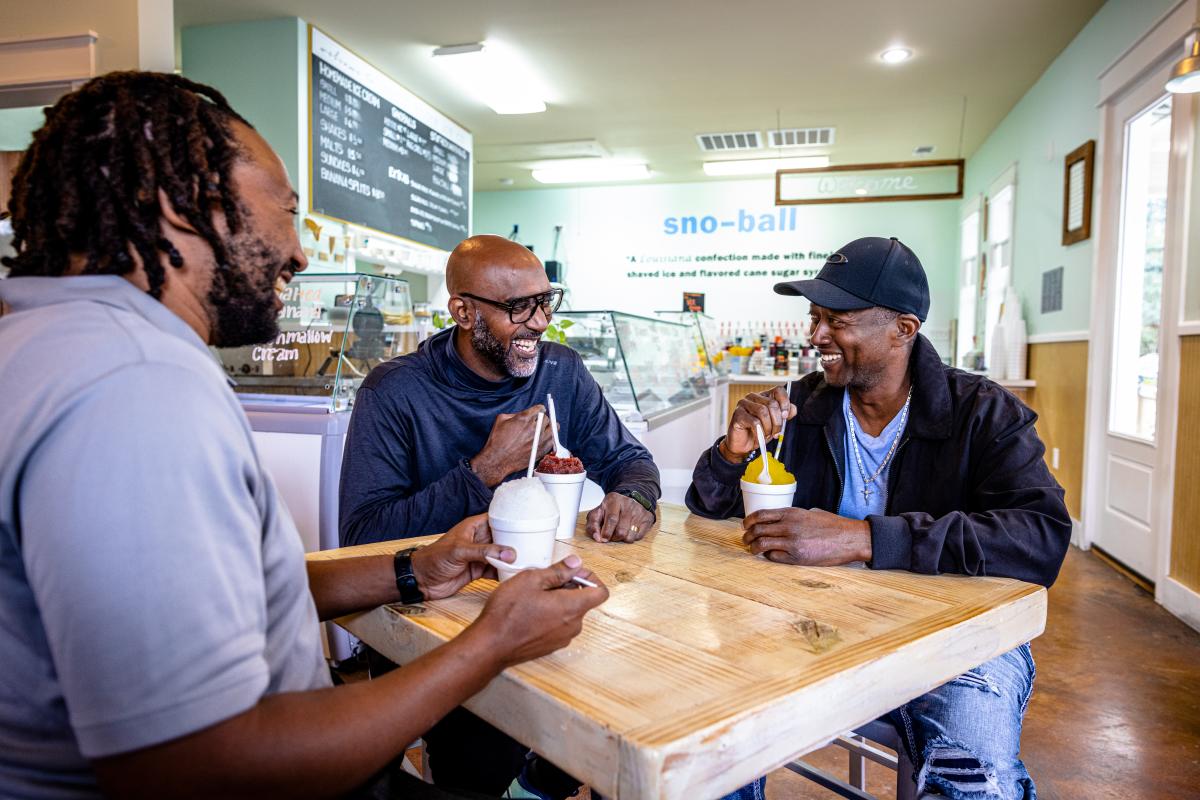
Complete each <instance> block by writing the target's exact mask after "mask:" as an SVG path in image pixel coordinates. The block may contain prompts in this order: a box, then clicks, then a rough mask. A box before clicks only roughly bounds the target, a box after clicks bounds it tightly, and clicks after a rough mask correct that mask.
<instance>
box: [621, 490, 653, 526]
mask: <svg viewBox="0 0 1200 800" xmlns="http://www.w3.org/2000/svg"><path fill="white" fill-rule="evenodd" d="M616 493H617V494H623V495H625V496H626V497H628V498H629V499H630V500H632V501H633V502H635V503H637V504H638V505H639V506H641V507H642V508H644V509H646V510H647V511H649V512H650V516H652V517H654V518H655V519H657V518H658V515H657V514H655V513H654V501H653V500H651V499H650V498H648V497H646V495H644V494H642V493H641V492H639V491H638V490H637V489H617V492H616Z"/></svg>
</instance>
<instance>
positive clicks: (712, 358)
mask: <svg viewBox="0 0 1200 800" xmlns="http://www.w3.org/2000/svg"><path fill="white" fill-rule="evenodd" d="M654 313H655V314H656V315H658V316H659V317H661V318H662V319H665V320H669V321H671V322H679V323H682V324H684V325H691V326H693V336H694V337H695V340H696V352H697V353H698V354H699V356H700V357H701V358H703V359H704V362H705V363H706V364H707V365H708V369H709V371H711V372H712V373H713V374H714V375H716V376H718V377H720V376H722V375H728V374H729V360H728V359H727V358H726V357H725V351H724V350H723V349H722V348H721V344H720V340H719V338H718V336H717V321H716V320H715V319H713V318H712V317H710V316H709V315H708V314H703V313H700V312H699V311H655V312H654Z"/></svg>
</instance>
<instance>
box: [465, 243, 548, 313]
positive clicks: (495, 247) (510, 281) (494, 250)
mask: <svg viewBox="0 0 1200 800" xmlns="http://www.w3.org/2000/svg"><path fill="white" fill-rule="evenodd" d="M446 289H447V290H448V291H449V292H450V294H452V295H454V294H461V293H462V292H469V293H471V294H476V295H479V296H481V297H487V298H489V299H492V300H510V299H512V298H516V297H526V296H528V295H531V294H537V293H539V292H545V291H548V290H549V289H550V282H549V280H548V279H547V278H546V270H545V269H544V268H543V267H542V262H541V260H540V259H538V257H537V256H535V255H534V254H533V252H532V251H531V250H530V249H529V248H527V247H525V246H524V245H521V244H518V243H517V242H514V241H511V240H509V239H505V238H504V237H502V236H492V235H481V236H472V237H471V238H470V239H464V240H463V241H462V242H461V243H460V244H459V245H458V247H456V248H454V252H452V253H451V254H450V258H449V259H448V260H447V261H446Z"/></svg>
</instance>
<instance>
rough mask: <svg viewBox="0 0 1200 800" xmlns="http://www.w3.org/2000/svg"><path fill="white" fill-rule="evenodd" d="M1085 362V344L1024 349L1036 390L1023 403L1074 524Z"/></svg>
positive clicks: (1078, 507) (1079, 499) (1078, 512)
mask: <svg viewBox="0 0 1200 800" xmlns="http://www.w3.org/2000/svg"><path fill="white" fill-rule="evenodd" d="M1087 360H1088V343H1087V342H1047V343H1045V344H1031V345H1029V377H1030V378H1032V379H1033V380H1035V381H1037V388H1036V389H1031V390H1030V391H1029V392H1028V393H1027V396H1026V397H1025V398H1024V399H1025V402H1026V403H1027V404H1028V405H1029V407H1030V408H1032V409H1033V410H1034V411H1036V412H1037V414H1038V422H1037V430H1038V435H1039V436H1041V437H1042V442H1043V443H1044V444H1045V445H1046V464H1047V465H1048V466H1050V471H1051V472H1053V473H1054V477H1055V478H1056V479H1057V480H1058V482H1059V483H1060V484H1061V485H1062V487H1063V489H1064V490H1065V491H1066V493H1067V498H1066V499H1067V509H1068V510H1069V511H1070V512H1071V516H1073V517H1074V518H1075V519H1082V517H1083V513H1082V507H1083V432H1084V423H1085V421H1086V414H1085V413H1084V410H1085V409H1086V408H1087ZM1198 409H1200V406H1198ZM1055 447H1057V448H1058V469H1054V466H1053V461H1052V460H1051V454H1052V453H1053V450H1054V448H1055ZM1197 463H1198V464H1200V462H1197Z"/></svg>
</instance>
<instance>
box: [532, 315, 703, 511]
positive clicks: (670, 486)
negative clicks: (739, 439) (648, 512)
mask: <svg viewBox="0 0 1200 800" xmlns="http://www.w3.org/2000/svg"><path fill="white" fill-rule="evenodd" d="M554 323H555V325H556V327H557V329H558V330H560V331H561V332H562V334H563V338H564V341H565V343H566V344H567V345H568V346H570V347H571V348H573V349H574V350H575V351H576V352H578V353H579V354H580V355H581V356H582V357H583V363H584V365H585V366H586V367H587V369H588V372H590V373H591V374H592V377H594V378H595V379H596V382H597V383H598V384H600V388H601V389H602V390H603V392H604V396H605V399H607V400H608V402H609V403H610V404H611V405H612V406H613V408H614V409H615V410H616V411H617V413H618V414H619V415H620V416H621V419H622V421H623V422H624V423H625V425H626V427H627V428H629V431H630V432H631V433H632V434H633V435H634V436H635V437H636V438H637V439H639V440H640V441H641V442H642V444H644V445H645V446H646V449H648V450H649V451H650V454H651V455H652V456H654V462H655V464H657V465H658V469H659V473H660V474H661V477H662V490H663V500H664V501H666V502H671V503H683V497H684V493H685V492H686V490H687V487H688V484H689V483H690V482H691V478H692V468H693V467H694V466H695V463H696V459H697V458H698V457H699V455H700V451H701V450H702V449H704V448H705V447H707V446H708V445H710V444H711V443H712V441H713V440H714V439H715V438H716V435H717V429H718V426H720V425H723V424H724V421H723V419H722V417H721V411H720V407H719V405H720V404H719V400H720V399H721V396H722V395H723V393H720V394H718V393H716V392H715V391H714V388H713V387H714V383H715V376H713V374H712V373H711V372H710V370H709V368H708V363H707V359H706V358H705V356H704V355H703V354H702V353H701V352H700V351H699V350H698V349H697V343H696V338H695V330H696V327H695V324H694V323H689V324H684V323H679V322H673V321H670V320H665V319H651V318H649V317H640V316H636V315H633V314H626V313H623V312H620V311H566V312H563V311H560V312H558V313H557V314H555V315H554ZM567 323H569V324H567Z"/></svg>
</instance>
